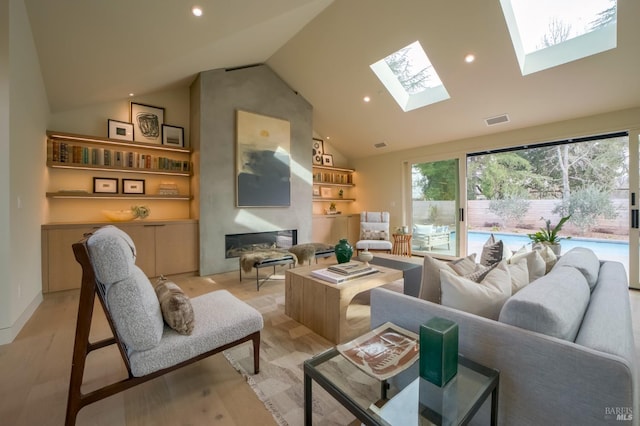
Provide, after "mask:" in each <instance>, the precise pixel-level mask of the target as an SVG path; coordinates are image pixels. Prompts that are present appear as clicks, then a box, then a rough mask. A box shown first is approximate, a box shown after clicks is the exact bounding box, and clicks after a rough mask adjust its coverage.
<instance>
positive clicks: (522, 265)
mask: <svg viewBox="0 0 640 426" xmlns="http://www.w3.org/2000/svg"><path fill="white" fill-rule="evenodd" d="M507 267H508V268H509V274H510V275H511V295H514V294H516V293H517V292H519V291H520V290H522V289H523V288H524V287H525V286H526V285H528V284H529V268H528V267H527V259H520V260H518V261H517V262H509V263H508V264H507Z"/></svg>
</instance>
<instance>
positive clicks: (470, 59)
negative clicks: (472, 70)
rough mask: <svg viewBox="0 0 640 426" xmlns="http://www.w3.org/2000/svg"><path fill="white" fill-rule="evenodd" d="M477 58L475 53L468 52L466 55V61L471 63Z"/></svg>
mask: <svg viewBox="0 0 640 426" xmlns="http://www.w3.org/2000/svg"><path fill="white" fill-rule="evenodd" d="M475 60H476V55H474V54H473V53H468V54H467V55H466V56H465V57H464V61H465V62H466V63H468V64H470V63H471V62H473V61H475Z"/></svg>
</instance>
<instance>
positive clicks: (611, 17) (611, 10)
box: [591, 0, 618, 31]
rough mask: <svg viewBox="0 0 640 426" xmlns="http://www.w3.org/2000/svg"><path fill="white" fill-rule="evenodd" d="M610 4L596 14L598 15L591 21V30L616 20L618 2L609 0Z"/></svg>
mask: <svg viewBox="0 0 640 426" xmlns="http://www.w3.org/2000/svg"><path fill="white" fill-rule="evenodd" d="M610 2H611V6H610V7H608V8H607V9H605V10H603V11H602V12H600V13H599V14H598V17H597V18H596V19H595V20H593V21H591V31H594V30H597V29H600V28H604V27H606V26H607V25H609V24H611V23H614V22H616V21H617V20H618V2H617V1H616V0H610Z"/></svg>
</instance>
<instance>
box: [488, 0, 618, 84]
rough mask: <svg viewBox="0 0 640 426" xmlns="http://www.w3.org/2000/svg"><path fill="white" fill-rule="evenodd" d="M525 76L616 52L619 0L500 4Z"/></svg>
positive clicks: (508, 1)
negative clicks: (592, 56) (601, 54)
mask: <svg viewBox="0 0 640 426" xmlns="http://www.w3.org/2000/svg"><path fill="white" fill-rule="evenodd" d="M500 4H501V5H502V12H503V14H504V17H505V20H506V22H507V26H508V28H509V33H510V34H511V42H512V43H513V48H514V50H515V52H516V56H517V57H518V62H519V64H520V69H521V71H522V75H527V74H531V73H534V72H538V71H542V70H544V69H547V68H551V67H555V66H558V65H562V64H566V63H568V62H571V61H575V60H577V59H581V58H585V57H587V56H591V55H595V54H597V53H600V52H604V51H607V50H609V49H614V48H615V47H616V44H617V40H616V28H617V1H616V0H563V1H558V0H537V1H531V0H500Z"/></svg>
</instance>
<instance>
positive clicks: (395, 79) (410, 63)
mask: <svg viewBox="0 0 640 426" xmlns="http://www.w3.org/2000/svg"><path fill="white" fill-rule="evenodd" d="M371 69H372V70H373V72H374V73H375V74H376V75H377V76H378V78H379V79H380V81H381V82H382V84H384V86H385V87H386V88H387V90H388V91H389V93H390V94H391V96H393V98H394V99H395V100H396V102H397V103H398V105H400V108H402V110H403V111H405V112H407V111H411V110H414V109H416V108H421V107H423V106H427V105H430V104H433V103H436V102H440V101H444V100H446V99H449V93H448V92H447V89H445V87H444V85H443V84H442V81H440V77H438V73H437V72H436V70H435V68H434V67H433V65H432V64H431V61H429V58H428V57H427V54H426V53H425V52H424V49H422V46H421V45H420V42H418V41H415V42H413V43H411V44H410V45H408V46H406V47H403V48H402V49H400V50H398V51H397V52H394V53H392V54H391V55H389V56H387V57H386V58H384V59H381V60H379V61H378V62H376V63H375V64H372V65H371Z"/></svg>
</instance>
